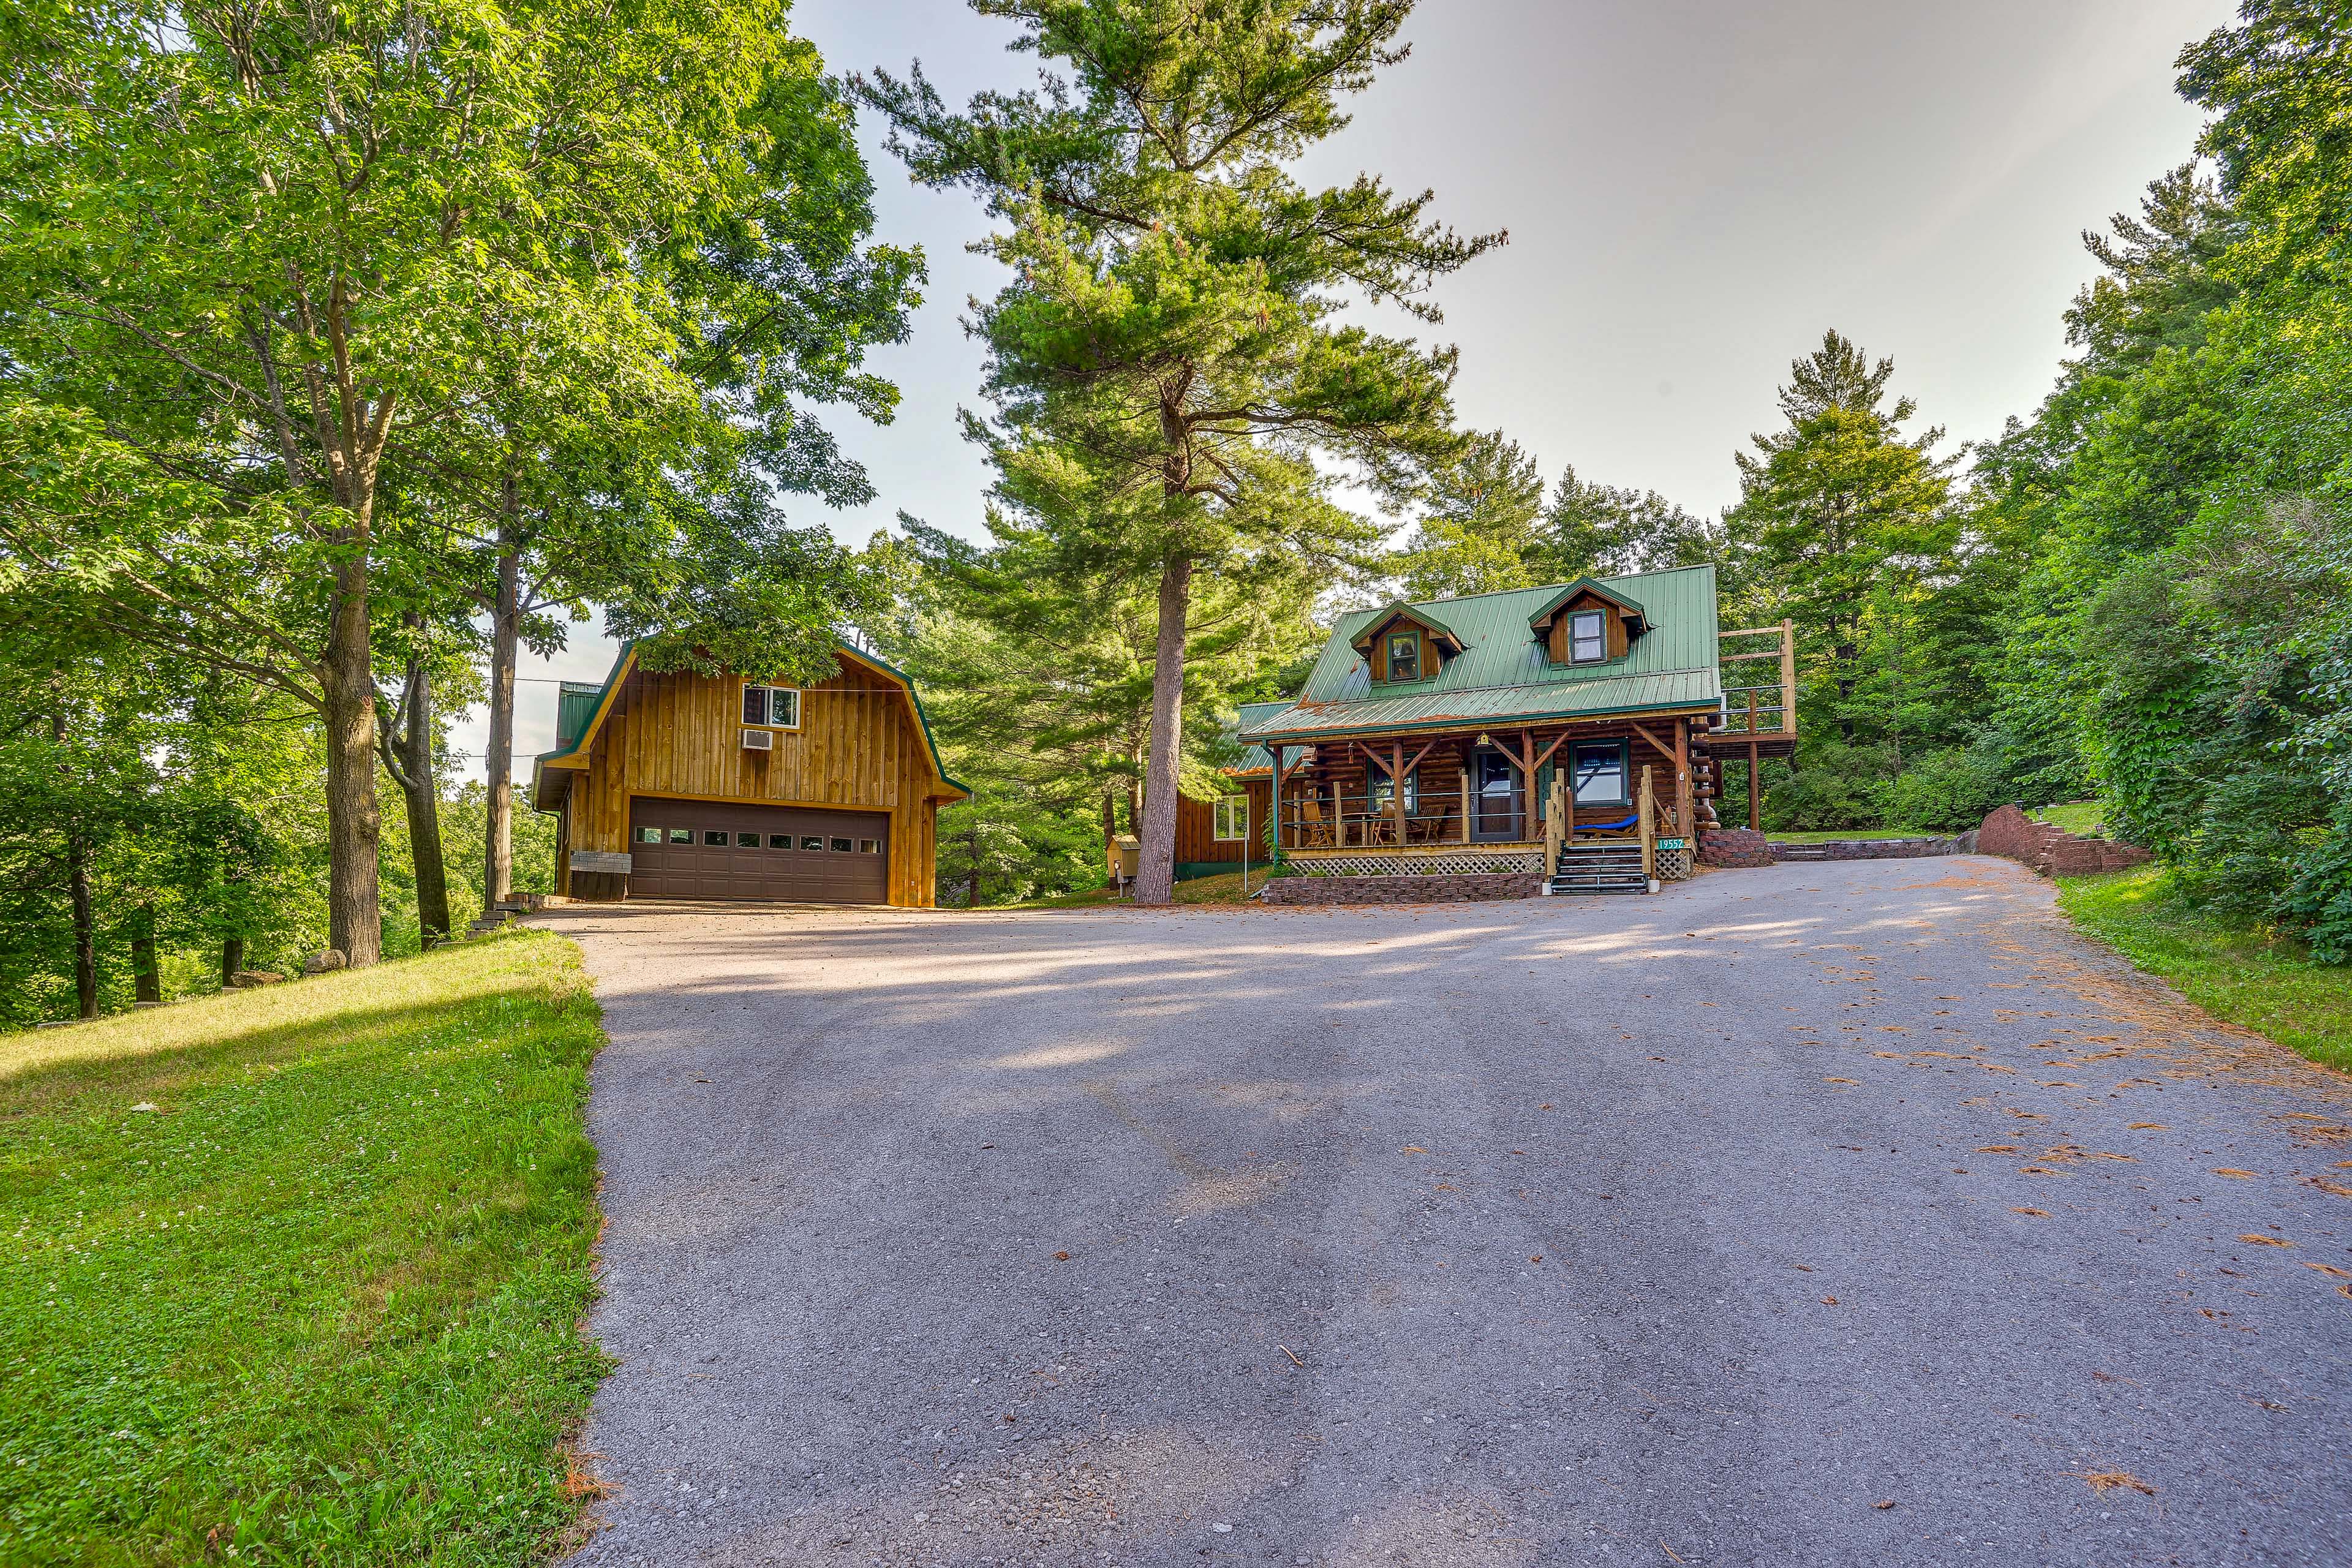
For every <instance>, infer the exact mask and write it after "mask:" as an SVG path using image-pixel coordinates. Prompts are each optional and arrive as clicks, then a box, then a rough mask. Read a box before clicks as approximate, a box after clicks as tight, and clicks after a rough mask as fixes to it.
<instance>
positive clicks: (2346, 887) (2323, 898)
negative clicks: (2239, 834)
mask: <svg viewBox="0 0 2352 1568" xmlns="http://www.w3.org/2000/svg"><path fill="white" fill-rule="evenodd" d="M2277 911H2278V913H2279V915H2280V916H2281V917H2282V918H2284V919H2285V920H2287V921H2292V922H2293V923H2294V924H2295V925H2297V926H2300V927H2302V928H2303V935H2304V938H2305V941H2307V942H2310V944H2311V956H2312V957H2314V958H2315V959H2317V960H2319V962H2321V963H2352V810H2347V811H2344V812H2340V813H2339V814H2338V816H2337V818H2336V826H2335V827H2334V829H2333V830H2332V831H2331V832H2329V834H2328V835H2327V837H2326V838H2325V839H2323V840H2322V841H2321V842H2320V843H2319V845H2318V846H2317V847H2315V848H2313V849H2310V850H2308V851H2306V852H2305V854H2304V855H2303V856H2302V858H2301V859H2300V860H2299V861H2298V863H2297V864H2296V866H2295V869H2294V880H2293V881H2291V882H2289V883H2288V884H2287V887H2286V890H2285V891H2284V893H2282V894H2280V895H2279V898H2278V902H2277Z"/></svg>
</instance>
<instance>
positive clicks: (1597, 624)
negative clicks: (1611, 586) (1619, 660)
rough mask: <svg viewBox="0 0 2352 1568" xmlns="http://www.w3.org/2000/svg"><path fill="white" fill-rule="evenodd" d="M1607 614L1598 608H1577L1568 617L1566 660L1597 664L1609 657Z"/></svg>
mask: <svg viewBox="0 0 2352 1568" xmlns="http://www.w3.org/2000/svg"><path fill="white" fill-rule="evenodd" d="M1608 619H1609V618H1608V616H1604V615H1602V614H1601V612H1600V611H1599V610H1579V611H1577V612H1576V614H1574V615H1572V616H1569V617H1568V661H1569V662H1570V664H1599V663H1600V662H1601V660H1602V659H1604V658H1608V657H1609V637H1608Z"/></svg>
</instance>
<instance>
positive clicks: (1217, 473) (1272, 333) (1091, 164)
mask: <svg viewBox="0 0 2352 1568" xmlns="http://www.w3.org/2000/svg"><path fill="white" fill-rule="evenodd" d="M973 6H974V8H975V9H976V10H979V11H981V12H982V13H983V14H985V15H990V16H1003V17H1005V18H1007V19H1009V20H1011V21H1013V22H1014V23H1016V24H1018V25H1019V26H1020V27H1021V29H1022V37H1021V39H1020V41H1019V43H1018V45H1017V46H1016V47H1021V48H1024V49H1027V50H1030V51H1032V52H1034V53H1035V54H1036V55H1037V56H1038V58H1040V59H1041V60H1043V61H1045V62H1049V64H1051V65H1057V66H1059V67H1062V68H1065V69H1066V74H1060V73H1058V72H1050V71H1049V74H1048V79H1047V80H1046V83H1045V86H1044V88H1043V89H1040V90H1036V91H1031V92H1024V93H1019V94H1003V93H985V94H982V95H981V96H980V97H979V98H977V99H975V100H973V101H972V103H971V107H970V109H969V110H967V111H966V112H965V113H963V114H953V113H950V112H949V111H948V110H947V109H946V108H945V106H944V105H943V104H942V103H941V101H940V98H939V96H938V94H937V93H936V92H935V91H934V90H933V89H931V87H930V86H929V83H928V82H926V81H925V80H924V79H923V78H922V75H921V72H920V70H919V69H918V70H917V71H916V72H915V73H914V74H913V75H912V76H911V77H910V78H909V79H907V80H905V81H900V80H898V79H893V78H891V77H889V76H887V75H883V74H880V73H877V74H876V75H875V76H874V77H873V78H872V79H868V80H866V81H863V82H861V83H860V84H859V90H860V92H861V93H862V95H863V96H864V98H865V100H866V102H868V103H869V104H871V105H873V106H874V107H875V108H876V109H877V110H880V111H881V112H882V113H883V115H884V116H885V117H886V118H887V120H888V121H889V122H890V124H891V126H892V128H893V129H892V135H891V146H892V147H893V149H894V150H896V151H898V153H900V154H901V155H903V156H904V157H905V158H906V159H907V161H908V166H909V168H910V170H911V171H912V173H913V174H914V176H915V178H916V179H917V180H918V181H919V182H921V183H923V184H929V185H932V186H934V187H940V188H946V187H951V186H958V185H961V186H967V187H970V188H971V189H973V190H974V191H976V192H977V193H978V194H979V195H981V196H982V199H983V200H984V201H985V202H986V204H987V205H988V209H989V211H990V212H991V213H992V215H993V216H996V217H998V218H1000V219H1003V221H1004V223H1005V225H1006V226H1005V227H1004V228H1003V229H1002V230H1001V231H1000V232H998V233H997V234H996V235H994V236H993V237H992V238H991V239H990V240H989V241H988V242H987V244H986V247H985V248H986V249H987V250H988V251H989V253H991V254H992V255H994V256H995V257H996V258H998V259H1000V260H1002V261H1003V262H1004V263H1005V264H1006V265H1007V266H1008V267H1010V268H1012V269H1013V274H1014V278H1013V282H1012V283H1011V284H1010V285H1008V286H1007V287H1006V288H1005V289H1003V292H1001V293H1000V294H998V295H997V297H996V298H995V299H994V300H992V301H991V302H989V303H988V304H986V305H984V306H982V308H981V309H980V310H979V311H978V313H977V316H976V318H975V321H974V326H975V328H976V329H977V330H978V331H979V332H980V333H981V334H982V336H983V337H984V338H985V339H986V341H987V343H988V346H989V351H990V361H989V374H988V381H987V384H986V390H987V392H988V394H989V395H990V397H991V398H992V401H993V402H994V404H995V406H996V410H997V417H996V420H995V422H994V424H993V425H992V426H982V425H981V424H980V423H979V422H978V421H974V422H973V426H972V433H973V434H974V435H975V436H976V437H979V438H981V439H982V440H983V441H985V442H986V443H987V445H988V446H989V448H990V451H991V454H992V457H993V458H994V460H995V461H996V464H997V467H998V469H999V472H1000V474H1001V475H1002V476H1003V481H1004V482H1005V483H1006V484H1008V485H1011V486H1013V487H1014V488H1015V489H1021V490H1023V491H1024V492H1026V493H1028V494H1030V495H1031V496H1033V497H1049V498H1050V504H1049V505H1040V506H1038V507H1037V508H1036V509H1035V510H1037V512H1038V515H1040V516H1041V517H1044V518H1047V519H1050V520H1051V521H1052V523H1053V529H1054V531H1053V538H1052V542H1053V545H1054V567H1053V569H1055V570H1066V571H1069V572H1072V573H1085V572H1087V571H1103V572H1105V573H1106V574H1107V575H1108V577H1109V578H1111V579H1114V580H1125V579H1128V578H1130V577H1132V576H1134V575H1136V574H1142V573H1149V574H1150V575H1151V576H1152V577H1154V578H1156V589H1155V598H1156V601H1157V603H1156V606H1155V619H1156V623H1157V624H1156V630H1155V636H1154V657H1153V666H1152V709H1151V720H1150V764H1149V767H1148V770H1147V779H1146V786H1145V803H1146V816H1145V822H1144V826H1143V832H1142V835H1141V837H1142V839H1143V861H1142V874H1141V879H1140V887H1139V892H1140V896H1141V897H1142V898H1143V899H1145V900H1147V901H1150V902H1162V903H1164V902H1166V901H1167V900H1169V898H1170V897H1171V887H1172V881H1173V876H1174V868H1175V823H1176V790H1177V780H1178V772H1179V761H1180V751H1181V736H1182V732H1183V729H1184V720H1183V696H1184V668H1185V649H1186V644H1187V642H1188V640H1189V638H1190V636H1191V630H1192V625H1191V622H1192V604H1193V598H1194V595H1195V592H1196V587H1195V584H1196V579H1198V578H1202V577H1207V578H1212V579H1225V580H1228V581H1235V580H1246V579H1247V578H1248V577H1249V576H1250V575H1251V574H1254V573H1255V572H1257V571H1260V570H1262V569H1264V568H1265V565H1266V563H1268V562H1270V561H1271V562H1275V563H1277V564H1278V566H1279V568H1280V569H1282V570H1296V569H1298V568H1300V567H1307V568H1310V569H1312V568H1317V567H1320V566H1326V565H1328V566H1332V567H1339V566H1345V565H1348V564H1350V563H1358V562H1360V560H1361V559H1362V558H1363V556H1364V555H1365V554H1366V553H1368V552H1369V550H1370V545H1371V543H1372V542H1373V540H1374V538H1375V537H1376V535H1375V532H1374V531H1373V530H1372V529H1371V527H1370V524H1369V523H1367V522H1366V521H1364V520H1362V519H1360V518H1358V517H1355V516H1353V515H1352V514H1350V513H1349V512H1348V511H1347V510H1344V509H1343V508H1341V507H1339V506H1338V505H1337V504H1335V503H1334V502H1333V500H1332V499H1331V484H1332V475H1333V474H1334V473H1335V472H1338V471H1350V472H1352V474H1353V475H1354V476H1356V477H1359V478H1361V479H1367V480H1370V481H1371V482H1374V483H1376V484H1379V485H1381V486H1382V487H1384V488H1387V489H1390V490H1391V491H1393V490H1394V489H1398V488H1401V487H1402V486H1403V485H1405V484H1406V483H1408V482H1409V472H1410V470H1411V468H1412V465H1414V464H1417V463H1418V464H1427V463H1433V462H1438V461H1443V460H1445V459H1447V458H1450V457H1451V456H1452V455H1453V453H1454V450H1455V449H1456V448H1457V447H1458V437H1454V435H1453V434H1452V432H1451V427H1450V426H1451V407H1450V403H1449V397H1448V389H1449V386H1450V384H1451V381H1452V378H1453V374H1454V353H1453V351H1451V350H1450V349H1443V350H1430V349H1426V348H1423V346H1421V345H1419V344H1417V343H1415V342H1410V341H1407V340H1404V339H1400V338H1395V337H1390V336H1385V335H1382V334H1380V333H1376V332H1373V331H1368V330H1367V329H1365V328H1363V327H1361V326H1357V325H1349V324H1344V323H1343V322H1342V321H1340V320H1339V316H1340V314H1341V311H1342V310H1343V308H1344V302H1345V300H1346V299H1348V298H1349V297H1357V298H1364V299H1370V300H1374V301H1385V302H1391V303H1395V304H1399V305H1401V306H1402V307H1404V308H1405V309H1407V310H1410V311H1412V312H1413V313H1415V314H1416V315H1418V316H1419V317H1421V318H1422V319H1423V320H1425V321H1435V320H1436V319H1437V311H1436V310H1435V308H1434V306H1433V305H1432V304H1431V303H1430V302H1429V300H1428V298H1427V295H1428V290H1429V289H1430V288H1431V286H1432V285H1433V283H1434V282H1435V281H1436V280H1437V279H1439V278H1441V277H1444V276H1445V275H1446V274H1448V273H1451V272H1453V271H1454V270H1455V269H1457V268H1460V267H1462V266H1463V265H1465V263H1467V262H1468V261H1470V260H1471V259H1472V258H1475V256H1477V255H1478V254H1479V253H1480V252H1481V251H1483V250H1485V249H1486V247H1488V246H1489V245H1493V244H1497V243H1500V240H1501V237H1500V236H1492V237H1484V238H1474V239H1464V238H1461V237H1457V236H1456V235H1454V233H1453V232H1452V231H1450V230H1448V229H1445V228H1444V227H1443V226H1440V225H1438V224H1436V223H1434V222H1433V221H1432V220H1431V219H1430V218H1429V217H1428V216H1427V212H1428V207H1429V204H1430V201H1431V197H1430V195H1428V194H1426V193H1424V194H1423V195H1419V196H1414V197H1409V198H1400V197H1399V196H1397V195H1394V194H1393V193H1391V191H1390V190H1388V188H1387V187H1386V186H1384V185H1383V184H1381V182H1380V181H1379V180H1378V179H1376V178H1374V177H1372V176H1370V175H1369V174H1364V175H1359V176H1358V177H1357V179H1356V180H1355V181H1354V182H1353V183H1352V184H1348V185H1344V186H1338V187H1333V188H1330V189H1327V190H1322V191H1311V190H1308V189H1307V188H1306V187H1304V186H1302V185H1300V184H1298V183H1297V181H1296V180H1294V179H1293V178H1292V177H1291V176H1290V175H1289V174H1287V173H1286V168H1285V165H1286V163H1290V162H1291V161H1293V160H1295V159H1296V158H1297V157H1298V156H1299V155H1300V154H1301V153H1304V152H1305V151H1306V150H1307V148H1308V147H1310V146H1311V145H1313V144H1314V143H1316V142H1319V141H1321V140H1322V139H1323V138H1325V137H1327V136H1328V135H1330V134H1331V133H1332V132H1336V131H1338V130H1339V128H1340V127H1341V126H1342V125H1343V124H1345V123H1346V120H1345V117H1344V116H1343V115H1342V114H1341V113H1340V112H1339V102H1340V100H1341V98H1342V97H1343V95H1348V94H1353V93H1357V92H1360V91H1362V90H1363V89H1365V88H1367V87H1369V86H1370V83H1371V80H1372V77H1373V73H1374V72H1375V71H1376V70H1377V69H1379V68H1381V67H1383V66H1388V65H1393V64H1395V63H1397V62H1398V61H1400V60H1402V58H1404V53H1405V51H1404V50H1403V49H1402V48H1401V47H1397V46H1396V45H1395V43H1394V39H1395V37H1396V34H1397V31H1398V29H1399V28H1400V27H1401V26H1402V25H1403V23H1404V20H1405V18H1406V16H1408V14H1409V13H1410V12H1411V10H1412V6H1411V4H1410V0H1336V3H1335V0H1264V3H1262V4H1256V5H1206V6H1204V5H1200V4H1197V3H1196V0H973Z"/></svg>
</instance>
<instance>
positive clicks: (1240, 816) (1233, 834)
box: [1216, 795, 1249, 844]
mask: <svg viewBox="0 0 2352 1568" xmlns="http://www.w3.org/2000/svg"><path fill="white" fill-rule="evenodd" d="M1216 814H1217V826H1216V837H1217V841H1218V842H1219V843H1221V844H1225V843H1232V842H1234V840H1236V839H1242V838H1247V837H1249V796H1247V795H1226V796H1224V797H1223V798H1222V799H1220V800H1219V801H1218V802H1217V804H1216Z"/></svg>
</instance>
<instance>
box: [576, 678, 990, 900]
mask: <svg viewBox="0 0 2352 1568" xmlns="http://www.w3.org/2000/svg"><path fill="white" fill-rule="evenodd" d="M835 664H836V666H837V669H836V672H835V675H834V676H833V677H832V678H830V679H826V680H824V681H821V682H819V683H817V684H815V685H813V686H805V687H793V686H777V685H772V684H768V683H766V682H763V681H761V680H759V679H751V678H748V677H744V676H732V675H730V676H724V677H717V678H714V677H710V676H703V675H697V674H695V673H693V672H691V671H689V670H674V671H667V672H654V671H648V670H645V669H641V668H638V666H637V661H636V652H635V647H624V648H623V649H622V650H621V656H620V658H618V659H616V660H615V661H614V665H613V672H612V674H611V675H609V676H607V677H606V678H605V679H604V683H603V684H602V685H600V686H573V685H566V686H565V687H564V688H563V690H562V695H561V697H560V698H559V700H558V704H559V706H558V712H557V720H556V749H555V750H554V751H552V752H545V753H543V754H542V755H541V756H540V757H539V758H538V759H537V762H536V763H535V764H534V766H533V768H532V774H531V777H532V798H533V800H534V802H535V803H536V804H537V805H538V807H539V809H540V810H541V811H544V812H550V813H552V814H553V815H554V816H555V817H556V819H557V823H558V826H557V831H556V890H557V892H559V893H561V894H564V895H566V896H569V897H572V898H578V899H589V900H615V899H633V898H634V899H646V898H663V899H726V900H790V901H797V902H812V903H872V904H898V905H904V906H907V907H910V908H917V909H928V908H929V907H930V906H931V904H932V903H933V901H934V890H933V889H934V883H935V877H936V873H935V858H936V849H937V838H938V820H939V808H940V805H941V804H942V803H944V802H949V801H956V800H961V799H962V798H963V797H964V795H965V794H966V793H967V792H966V791H965V789H964V787H963V786H962V785H961V784H957V783H956V782H955V781H954V780H953V779H950V778H949V777H948V776H947V773H946V771H945V770H944V769H943V768H942V767H941V766H940V755H939V748H938V746H937V745H936V744H935V743H934V742H933V741H932V739H931V731H930V724H929V721H928V720H927V719H926V718H925V717H924V714H923V708H922V702H921V700H920V699H919V698H918V697H917V696H916V694H915V688H914V683H913V682H912V681H911V680H909V679H908V678H907V676H906V675H905V674H904V673H903V672H902V671H900V670H898V669H897V668H893V667H892V666H890V665H888V664H886V663H884V662H883V661H882V660H880V659H878V658H875V657H874V656H872V655H871V654H868V653H866V652H864V651H862V650H860V649H858V648H855V647H850V646H849V645H848V644H846V643H843V644H839V645H837V646H836V647H835Z"/></svg>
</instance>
